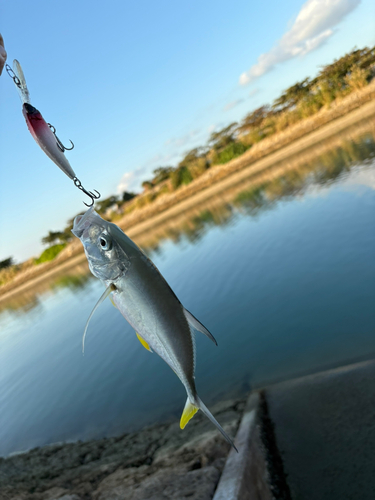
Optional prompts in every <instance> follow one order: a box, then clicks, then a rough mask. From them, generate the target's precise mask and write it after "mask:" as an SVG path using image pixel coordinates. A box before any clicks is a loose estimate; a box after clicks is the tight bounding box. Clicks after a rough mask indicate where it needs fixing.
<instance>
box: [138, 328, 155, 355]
mask: <svg viewBox="0 0 375 500" xmlns="http://www.w3.org/2000/svg"><path fill="white" fill-rule="evenodd" d="M135 334H136V335H137V338H138V340H139V342H140V343H141V344H142V345H143V347H144V348H145V349H147V350H148V351H150V352H152V349H151V347H150V346H149V345H148V343H147V342H146V341H145V339H144V338H143V337H141V336H140V335H139V333H138V332H135Z"/></svg>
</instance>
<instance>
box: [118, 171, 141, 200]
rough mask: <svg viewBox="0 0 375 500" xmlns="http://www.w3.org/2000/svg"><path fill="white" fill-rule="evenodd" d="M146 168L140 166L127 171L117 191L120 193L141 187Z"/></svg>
mask: <svg viewBox="0 0 375 500" xmlns="http://www.w3.org/2000/svg"><path fill="white" fill-rule="evenodd" d="M144 173H145V168H144V167H139V168H136V169H135V170H132V171H131V172H125V173H124V175H123V176H122V177H121V179H120V182H119V183H118V186H117V192H118V193H119V194H120V193H122V192H123V191H133V190H136V189H138V188H139V186H140V184H141V181H142V177H143V176H144Z"/></svg>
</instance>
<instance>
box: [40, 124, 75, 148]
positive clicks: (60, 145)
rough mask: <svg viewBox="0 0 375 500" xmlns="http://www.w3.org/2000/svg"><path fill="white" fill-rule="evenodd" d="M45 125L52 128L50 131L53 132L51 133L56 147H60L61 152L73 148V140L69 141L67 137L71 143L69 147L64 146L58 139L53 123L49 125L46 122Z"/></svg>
mask: <svg viewBox="0 0 375 500" xmlns="http://www.w3.org/2000/svg"><path fill="white" fill-rule="evenodd" d="M47 125H48V126H49V128H50V129H51V130H52V133H53V135H54V136H55V139H56V144H57V147H58V148H59V149H60V151H62V152H64V151H71V150H72V149H73V148H74V144H73V141H70V139H69V141H70V144H71V145H72V147H71V148H67V147H66V146H64V144H63V143H62V142H61V141H60V139H59V138H58V137H57V135H56V129H55V127H54V126H53V125H51V124H50V123H47Z"/></svg>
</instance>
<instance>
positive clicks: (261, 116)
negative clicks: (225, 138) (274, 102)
mask: <svg viewBox="0 0 375 500" xmlns="http://www.w3.org/2000/svg"><path fill="white" fill-rule="evenodd" d="M270 114H272V110H271V108H270V106H268V105H267V106H260V108H257V109H255V110H254V111H251V113H248V114H247V115H246V116H245V118H244V119H243V120H242V121H241V123H240V125H239V126H238V128H237V130H239V131H240V132H244V131H248V130H249V129H252V128H258V127H260V126H261V125H262V124H263V121H264V120H265V119H266V118H267V117H268V116H269V115H270Z"/></svg>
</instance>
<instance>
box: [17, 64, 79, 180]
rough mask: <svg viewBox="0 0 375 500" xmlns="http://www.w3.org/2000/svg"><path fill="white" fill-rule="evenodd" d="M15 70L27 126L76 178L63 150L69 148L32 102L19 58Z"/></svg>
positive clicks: (55, 159) (65, 172) (49, 153)
mask: <svg viewBox="0 0 375 500" xmlns="http://www.w3.org/2000/svg"><path fill="white" fill-rule="evenodd" d="M13 72H14V75H15V77H16V79H18V82H17V83H16V81H17V80H15V83H16V88H17V90H18V94H19V96H20V99H21V101H22V114H23V116H24V117H25V120H26V124H27V128H28V129H29V131H30V133H31V135H32V136H33V138H34V139H35V141H36V143H37V144H38V145H39V146H40V147H41V148H42V150H43V151H44V152H45V154H46V155H47V156H48V157H49V158H50V159H51V160H52V161H53V162H54V163H55V164H56V165H57V166H58V167H59V168H60V169H61V170H62V171H63V172H64V174H66V175H67V176H68V177H69V179H72V180H74V179H75V178H76V174H75V172H74V170H73V168H72V167H71V165H70V163H69V161H68V159H67V157H66V156H65V155H64V152H63V151H64V149H67V148H64V147H63V146H62V145H61V143H60V141H59V140H58V139H57V138H56V136H55V133H54V132H53V131H52V130H51V128H50V126H49V125H48V123H47V122H46V121H45V119H44V118H43V116H42V114H41V113H40V111H39V110H38V109H36V108H34V106H32V104H31V103H30V93H29V90H28V88H27V85H26V79H25V75H24V73H23V70H22V67H21V65H20V63H19V62H18V61H17V59H14V61H13ZM59 144H60V146H59ZM61 146H62V147H61Z"/></svg>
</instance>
